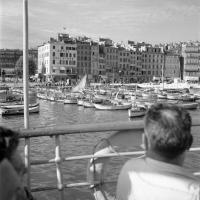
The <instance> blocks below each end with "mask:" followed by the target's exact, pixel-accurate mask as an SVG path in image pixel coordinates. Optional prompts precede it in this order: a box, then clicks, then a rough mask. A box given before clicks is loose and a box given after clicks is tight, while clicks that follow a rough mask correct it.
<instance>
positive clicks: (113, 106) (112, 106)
mask: <svg viewBox="0 0 200 200" xmlns="http://www.w3.org/2000/svg"><path fill="white" fill-rule="evenodd" d="M94 106H95V108H96V109H97V110H128V109H129V108H131V106H132V104H131V103H129V102H127V103H122V102H117V103H112V102H111V101H108V102H106V103H101V104H97V103H94Z"/></svg>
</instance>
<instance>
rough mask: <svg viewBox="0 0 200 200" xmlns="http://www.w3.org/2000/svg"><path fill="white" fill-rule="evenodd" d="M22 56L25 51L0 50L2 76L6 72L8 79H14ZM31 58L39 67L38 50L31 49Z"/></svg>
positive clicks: (0, 71)
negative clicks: (17, 63) (16, 66)
mask: <svg viewBox="0 0 200 200" xmlns="http://www.w3.org/2000/svg"><path fill="white" fill-rule="evenodd" d="M21 56H23V51H22V50H20V49H0V74H1V73H2V72H3V71H4V72H5V76H6V77H14V76H15V65H16V62H17V61H18V59H19V58H20V57H21ZM29 57H31V58H32V59H33V60H34V62H35V64H36V65H37V49H29Z"/></svg>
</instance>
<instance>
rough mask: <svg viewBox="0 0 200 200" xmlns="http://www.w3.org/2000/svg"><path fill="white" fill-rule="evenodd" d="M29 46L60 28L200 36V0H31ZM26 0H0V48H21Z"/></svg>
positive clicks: (155, 39) (133, 35)
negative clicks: (24, 2) (24, 3)
mask: <svg viewBox="0 0 200 200" xmlns="http://www.w3.org/2000/svg"><path fill="white" fill-rule="evenodd" d="M28 7H29V47H31V48H34V47H37V46H38V45H41V44H42V43H44V42H47V41H48V40H49V38H50V37H54V38H56V37H57V34H58V33H61V32H62V33H69V34H70V35H72V36H79V35H80V36H88V37H91V38H93V39H96V40H97V39H98V38H99V37H106V38H110V39H112V40H114V41H115V42H124V43H126V42H127V41H128V40H132V41H136V42H142V41H144V42H149V43H151V44H158V43H166V42H179V41H188V40H200V0H28ZM22 38H23V0H0V49H1V48H10V49H15V48H19V49H22V47H23V44H22Z"/></svg>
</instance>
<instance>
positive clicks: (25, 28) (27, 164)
mask: <svg viewBox="0 0 200 200" xmlns="http://www.w3.org/2000/svg"><path fill="white" fill-rule="evenodd" d="M28 69H29V67H28V0H23V93H24V128H25V129H28V128H29V99H28V90H29V88H28V76H29V71H28ZM24 157H25V160H24V163H25V167H26V169H27V186H28V188H29V189H30V187H31V182H30V138H25V147H24Z"/></svg>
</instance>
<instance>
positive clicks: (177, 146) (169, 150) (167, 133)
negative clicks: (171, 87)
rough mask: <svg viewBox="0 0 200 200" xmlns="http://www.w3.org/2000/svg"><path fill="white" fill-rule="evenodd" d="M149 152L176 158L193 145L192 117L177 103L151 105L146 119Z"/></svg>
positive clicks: (145, 128)
mask: <svg viewBox="0 0 200 200" xmlns="http://www.w3.org/2000/svg"><path fill="white" fill-rule="evenodd" d="M144 130H145V137H146V143H147V144H146V148H147V152H148V151H151V152H153V153H155V154H158V155H159V156H160V157H163V158H166V159H174V158H176V157H178V156H180V155H181V154H183V153H184V152H185V151H186V150H188V149H189V148H190V146H191V145H192V141H193V137H192V135H191V117H190V115H189V113H188V112H187V111H186V110H185V109H183V108H181V107H178V106H176V105H173V104H166V103H159V104H155V105H153V106H151V107H150V109H149V110H148V111H147V113H146V116H145V119H144Z"/></svg>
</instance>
